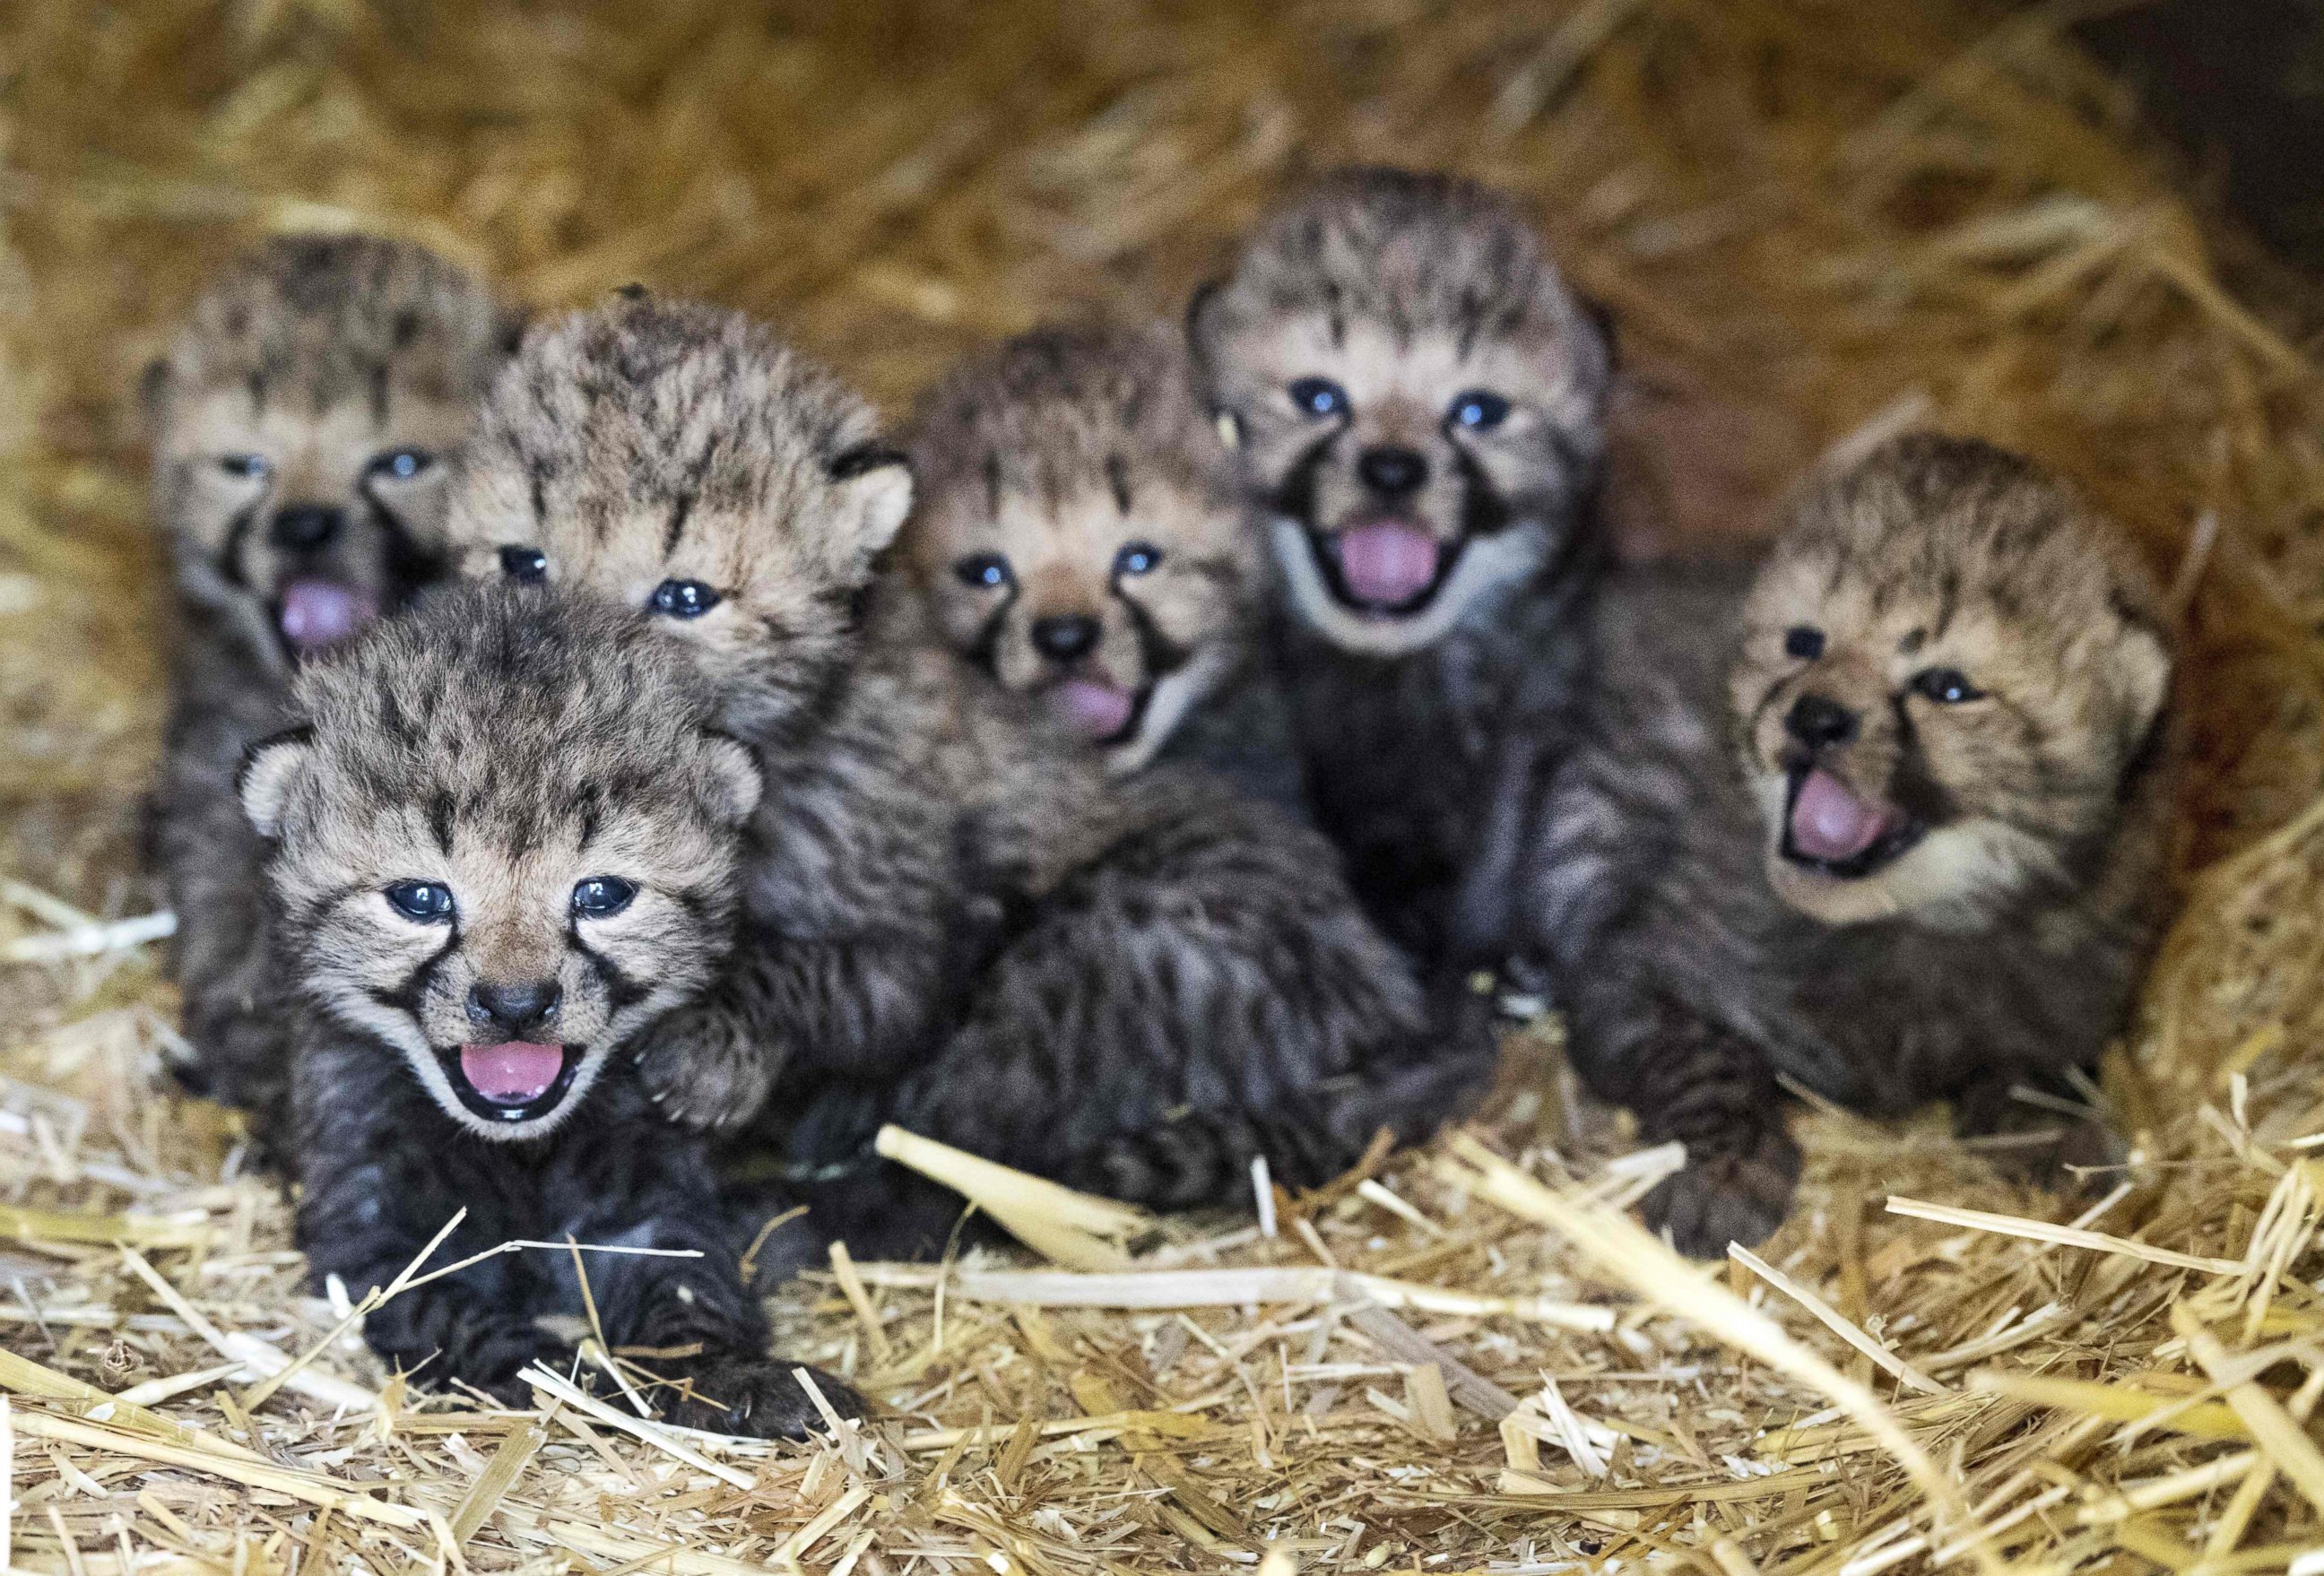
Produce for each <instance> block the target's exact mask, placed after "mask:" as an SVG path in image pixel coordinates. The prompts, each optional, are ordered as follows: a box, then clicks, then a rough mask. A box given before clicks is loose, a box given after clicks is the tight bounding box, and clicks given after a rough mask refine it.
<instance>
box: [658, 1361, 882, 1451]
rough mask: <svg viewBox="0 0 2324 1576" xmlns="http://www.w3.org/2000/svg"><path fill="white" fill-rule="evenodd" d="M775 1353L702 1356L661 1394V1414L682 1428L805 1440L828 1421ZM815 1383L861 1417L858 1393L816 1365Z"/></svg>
mask: <svg viewBox="0 0 2324 1576" xmlns="http://www.w3.org/2000/svg"><path fill="white" fill-rule="evenodd" d="M798 1366H799V1365H798V1364H797V1363H794V1362H787V1361H785V1360H784V1359H781V1358H779V1357H727V1358H705V1359H701V1360H700V1361H698V1362H696V1363H695V1364H694V1366H693V1368H692V1369H691V1370H690V1371H689V1372H688V1373H687V1375H686V1376H685V1378H684V1379H683V1380H679V1381H678V1382H676V1383H674V1384H673V1386H672V1387H671V1388H670V1389H669V1390H666V1391H664V1392H662V1396H664V1399H663V1400H662V1402H661V1405H662V1415H663V1419H664V1421H666V1422H669V1423H675V1424H678V1426H680V1427H682V1428H699V1429H702V1430H704V1431H705V1432H707V1433H735V1434H742V1435H744V1436H745V1437H748V1438H752V1439H805V1438H806V1437H807V1435H808V1434H810V1433H818V1432H821V1431H823V1430H825V1429H826V1428H828V1427H829V1426H830V1425H829V1424H826V1423H825V1421H824V1417H823V1413H822V1412H821V1410H819V1409H818V1408H817V1407H816V1404H815V1403H814V1402H813V1401H811V1400H809V1399H807V1391H806V1390H805V1389H804V1388H802V1387H800V1385H799V1382H798V1378H797V1377H796V1376H795V1375H794V1374H793V1373H792V1372H791V1370H792V1369H795V1368H798ZM807 1371H808V1372H809V1373H811V1374H813V1375H814V1376H815V1383H816V1388H817V1389H819V1390H821V1391H822V1392H823V1398H824V1399H825V1400H826V1401H828V1402H830V1403H831V1407H832V1410H833V1411H835V1412H836V1413H838V1414H839V1415H841V1416H842V1417H861V1416H862V1415H863V1414H864V1405H863V1397H862V1396H859V1395H857V1394H856V1393H855V1392H854V1391H853V1389H851V1388H849V1387H848V1386H847V1385H845V1384H844V1383H843V1382H842V1381H840V1380H838V1379H835V1378H832V1377H831V1376H830V1375H829V1374H827V1373H825V1372H823V1371H822V1370H821V1369H808V1370H807Z"/></svg>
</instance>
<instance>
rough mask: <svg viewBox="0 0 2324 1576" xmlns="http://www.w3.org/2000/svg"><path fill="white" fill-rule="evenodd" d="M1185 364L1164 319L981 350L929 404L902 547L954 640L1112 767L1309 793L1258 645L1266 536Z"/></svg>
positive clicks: (917, 442) (918, 434) (1286, 793)
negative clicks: (1034, 698) (1197, 772)
mask: <svg viewBox="0 0 2324 1576" xmlns="http://www.w3.org/2000/svg"><path fill="white" fill-rule="evenodd" d="M1190 375H1191V371H1190V369H1189V367H1188V366H1187V364H1186V358H1185V350H1184V347H1183V346H1181V345H1180V344H1179V343H1178V340H1177V336H1176V335H1175V334H1173V333H1171V332H1170V331H1168V330H1167V329H1165V328H1163V327H1158V326H1157V327H1145V328H1097V329H1064V328H1047V329H1040V330H1037V331H1036V332H1033V333H1030V334H1027V335H1023V336H1019V337H1018V338H1016V339H1012V340H1010V341H1008V342H1007V343H1006V344H1004V345H1002V346H1000V347H999V348H998V349H996V350H994V351H991V352H990V353H988V354H986V355H981V356H976V357H973V358H972V359H970V360H969V361H967V362H965V363H964V364H962V365H961V366H959V367H958V368H956V369H955V370H954V372H953V373H952V374H951V375H950V376H948V377H947V378H945V380H944V381H943V382H941V383H939V384H938V385H937V386H936V387H935V388H934V389H932V390H930V391H929V392H928V393H927V395H926V396H925V397H924V398H923V399H922V401H920V407H919V412H918V419H917V421H916V423H915V428H914V431H913V434H912V442H911V446H910V447H911V456H912V469H913V474H914V477H915V479H916V481H917V482H918V502H917V503H916V504H915V506H914V508H913V511H912V517H911V520H910V521H909V523H908V525H907V526H906V528H905V531H904V537H903V542H902V551H901V555H900V556H901V558H902V559H903V562H904V564H905V565H906V566H907V567H908V572H909V573H910V574H911V575H912V576H914V577H915V578H916V579H917V580H918V583H919V585H920V586H921V589H922V591H923V594H925V595H926V596H927V599H928V602H929V604H930V605H931V607H933V608H934V610H935V613H936V622H937V625H938V627H939V628H940V629H941V630H942V631H943V632H944V636H945V640H946V641H949V642H950V643H951V645H952V647H953V649H954V650H955V651H958V652H959V653H960V654H961V655H962V656H964V657H965V658H967V659H970V660H971V661H973V662H975V663H976V664H978V665H979V666H980V667H982V668H983V669H984V670H985V671H986V672H987V673H989V674H991V676H992V677H993V679H994V681H995V682H997V683H999V684H1001V685H1003V686H1005V687H1008V688H1010V689H1012V690H1018V691H1021V692H1027V693H1032V694H1037V695H1039V696H1041V697H1042V698H1043V699H1045V700H1047V702H1048V703H1049V704H1050V705H1052V706H1054V707H1056V710H1057V711H1058V713H1059V714H1061V715H1062V716H1064V717H1065V719H1066V721H1067V722H1068V723H1070V724H1071V725H1072V727H1073V729H1074V732H1075V733H1079V734H1081V735H1083V736H1084V737H1085V738H1087V739H1088V740H1089V741H1090V742H1092V743H1093V744H1095V745H1096V746H1097V747H1098V749H1099V750H1100V751H1102V753H1103V755H1104V757H1105V760H1106V764H1107V765H1108V767H1109V768H1111V770H1114V771H1117V772H1121V771H1131V770H1137V769H1138V768H1139V767H1141V766H1144V765H1146V764H1147V763H1148V761H1151V760H1156V759H1157V757H1158V758H1160V759H1162V760H1190V761H1194V762H1197V763H1199V764H1201V765H1203V766H1204V767H1207V768H1209V769H1211V770H1215V771H1219V772H1222V774H1224V775H1226V776H1227V777H1229V778H1230V779H1233V780H1234V781H1236V782H1237V783H1238V784H1239V785H1240V786H1243V787H1245V788H1250V789H1253V790H1255V791H1258V792H1259V793H1260V794H1261V795H1262V796H1263V797H1268V798H1270V799H1274V800H1277V802H1287V803H1291V804H1296V802H1297V800H1298V797H1299V795H1298V789H1297V787H1296V778H1294V779H1291V780H1289V781H1286V780H1285V778H1286V771H1287V770H1288V769H1289V763H1290V761H1291V751H1290V749H1289V739H1288V723H1289V719H1288V716H1287V714H1285V713H1284V712H1283V711H1282V706H1281V699H1282V697H1281V696H1280V694H1279V692H1277V691H1276V690H1275V689H1274V688H1273V687H1272V686H1270V685H1268V684H1266V683H1265V682H1264V681H1263V675H1262V674H1261V673H1260V672H1259V671H1257V670H1256V669H1257V667H1258V665H1257V664H1254V663H1252V662H1251V661H1250V660H1249V659H1250V656H1251V655H1252V648H1253V646H1254V643H1255V638H1256V635H1257V633H1258V627H1257V626H1258V614H1259V604H1260V600H1261V598H1260V592H1261V590H1262V589H1263V586H1264V582H1265V567H1264V564H1263V562H1262V561H1261V557H1260V548H1259V543H1258V542H1257V541H1256V540H1255V539H1253V538H1252V536H1251V534H1250V531H1248V530H1246V529H1245V528H1244V526H1243V522H1242V520H1241V510H1240V504H1239V502H1238V501H1237V500H1236V498H1235V496H1234V494H1233V492H1232V490H1231V485H1230V483H1229V479H1228V477H1227V475H1226V471H1225V467H1224V465H1222V459H1223V457H1224V456H1223V455H1222V452H1221V450H1220V447H1219V443H1218V439H1217V438H1216V437H1215V436H1214V435H1213V431H1212V429H1211V424H1210V422H1209V421H1208V420H1207V419H1205V418H1204V416H1203V411H1202V408H1201V406H1200V404H1199V403H1198V402H1197V401H1195V399H1194V391H1193V387H1192V384H1191V382H1190Z"/></svg>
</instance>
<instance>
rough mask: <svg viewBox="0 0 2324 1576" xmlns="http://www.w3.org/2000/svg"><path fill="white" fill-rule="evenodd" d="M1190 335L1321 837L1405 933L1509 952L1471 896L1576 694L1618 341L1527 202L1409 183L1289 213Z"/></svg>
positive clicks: (1334, 197) (1424, 180) (1435, 182)
mask: <svg viewBox="0 0 2324 1576" xmlns="http://www.w3.org/2000/svg"><path fill="white" fill-rule="evenodd" d="M1189 324H1190V328H1191V332H1192V335H1193V339H1194V347H1195V352H1196V358H1197V361H1198V364H1199V366H1200V369H1201V373H1202V376H1203V382H1204V384H1205V386H1206V389H1207V393H1208V397H1209V399H1210V401H1211V402H1212V403H1213V406H1214V407H1215V408H1216V410H1217V411H1218V413H1219V418H1220V422H1221V427H1222V432H1224V433H1225V434H1226V435H1227V436H1228V438H1230V439H1231V441H1232V442H1233V443H1234V444H1235V445H1236V458H1237V461H1238V462H1239V469H1240V475H1241V478H1242V483H1243V485H1244V488H1245V490H1246V492H1247V493H1248V495H1249V498H1250V502H1251V504H1252V505H1253V507H1254V508H1255V509H1257V510H1258V511H1259V512H1260V514H1261V515H1262V516H1263V518H1264V522H1265V530H1266V531H1267V535H1268V540H1269V542H1270V543H1271V544H1272V546H1273V549H1274V555H1275V560H1276V567H1277V571H1278V573H1279V576H1280V577H1281V580H1282V582H1283V586H1284V593H1283V600H1284V601H1285V603H1286V611H1285V614H1284V617H1283V618H1282V620H1281V621H1280V623H1281V627H1280V629H1279V630H1278V631H1277V635H1278V638H1277V641H1276V644H1277V653H1276V656H1277V664H1278V667H1279V668H1280V671H1281V674H1282V678H1283V682H1284V685H1285V687H1286V690H1287V693H1288V694H1289V696H1290V700H1291V706H1292V715H1293V721H1294V724H1295V733H1296V739H1297V742H1298V748H1299V751H1300V752H1301V755H1302V757H1303V762H1304V766H1305V778H1306V782H1307V786H1308V789H1309V792H1310V794H1311V795H1312V797H1313V799H1314V806H1315V811H1316V815H1317V817H1318V819H1319V822H1320V824H1321V825H1322V826H1323V829H1324V830H1325V832H1327V833H1328V834H1330V835H1331V836H1332V838H1333V840H1334V841H1335V842H1337V843H1339V844H1340V845H1341V847H1342V849H1344V850H1345V851H1346V852H1347V853H1348V854H1349V856H1350V858H1351V861H1352V862H1353V869H1354V876H1355V880H1356V885H1357V889H1358V890H1359V892H1360V894H1361V895H1362V896H1363V898H1364V899H1365V901H1366V902H1367V903H1368V904H1369V905H1370V906H1371V908H1373V909H1374V911H1375V912H1376V913H1377V914H1379V916H1380V917H1381V918H1382V919H1383V920H1384V921H1385V922H1386V923H1387V924H1388V925H1389V926H1391V927H1392V928H1393V929H1394V931H1395V933H1396V934H1397V936H1398V937H1399V939H1401V940H1403V941H1405V942H1406V944H1407V945H1410V946H1412V947H1413V948H1414V949H1416V951H1418V952H1420V953H1421V954H1423V955H1425V956H1430V957H1441V956H1443V955H1445V954H1460V953H1465V952H1469V951H1475V950H1482V951H1490V950H1491V948H1492V945H1494V942H1495V939H1496V937H1497V935H1498V930H1497V928H1496V926H1498V923H1499V916H1498V915H1491V914H1489V915H1481V916H1480V915H1467V914H1462V913H1459V912H1456V909H1455V904H1454V893H1455V891H1456V889H1457V888H1458V886H1459V884H1460V883H1461V881H1462V880H1463V878H1464V876H1465V875H1467V874H1468V872H1469V871H1471V867H1472V866H1474V865H1475V864H1477V863H1478V862H1480V860H1482V861H1491V860H1505V859H1506V856H1507V854H1508V852H1509V850H1510V848H1511V847H1512V846H1513V845H1512V843H1511V842H1510V838H1509V835H1508V834H1509V832H1510V828H1509V826H1508V825H1507V824H1506V816H1505V813H1506V812H1507V811H1508V809H1509V807H1510V806H1513V805H1514V804H1516V803H1517V802H1519V801H1520V800H1521V799H1522V797H1524V793H1525V788H1524V785H1525V783H1526V781H1527V780H1528V779H1530V777H1531V776H1532V774H1533V773H1534V772H1535V770H1537V768H1538V765H1539V762H1540V760H1541V759H1542V758H1543V757H1544V755H1545V753H1549V752H1554V751H1553V741H1554V738H1555V736H1556V735H1557V733H1559V731H1560V730H1561V729H1562V727H1563V725H1564V724H1563V714H1564V713H1565V712H1566V710H1567V709H1568V708H1569V707H1570V705H1571V704H1572V699H1573V696H1574V695H1575V693H1576V686H1575V679H1576V675H1577V671H1578V668H1579V666H1580V663H1581V652H1582V637H1581V634H1580V627H1581V623H1580V619H1579V617H1578V609H1579V605H1580V603H1581V602H1582V598H1583V596H1584V594H1586V591H1587V588H1588V586H1589V585H1591V583H1592V581H1593V580H1594V579H1595V576H1596V562H1597V557H1598V533H1597V531H1596V530H1595V529H1594V525H1593V514H1592V504H1593V500H1594V497H1595V493H1596V488H1597V478H1598V471H1599V459H1600V450H1601V449H1602V447H1603V442H1604V433H1603V429H1604V413H1605V403H1606V395H1607V387H1608V382H1609V354H1608V348H1607V345H1606V340H1605V337H1604V336H1603V334H1602V333H1601V332H1600V328H1599V327H1598V325H1597V323H1596V322H1595V321H1594V320H1593V319H1592V318H1591V315H1590V314H1589V312H1588V311H1586V310H1585V309H1584V308H1583V306H1582V302H1581V301H1580V300H1578V299H1577V298H1576V297H1575V296H1574V295H1573V293H1572V291H1571V290H1568V289H1567V288H1566V286H1565V283H1564V281H1563V280H1562V279H1561V278H1560V277H1559V275H1558V272H1557V270H1556V268H1555V267H1554V265H1553V264H1552V263H1551V262H1550V261H1549V259H1548V257H1547V256H1546V255H1545V253H1544V252H1543V250H1542V246H1541V244H1540V242H1539V240H1538V239H1537V238H1536V237H1535V235H1534V233H1533V231H1532V229H1531V228H1530V227H1529V226H1527V225H1526V223H1525V222H1524V221H1523V220H1522V219H1521V218H1520V217H1519V216H1518V215H1517V212H1516V211H1515V209H1514V208H1513V207H1511V206H1510V205H1509V204H1508V202H1507V201H1505V200H1504V199H1503V198H1499V197H1498V196H1496V195H1494V194H1492V193H1490V192H1488V191H1486V190H1484V189H1481V188H1479V187H1476V186H1472V185H1470V184H1468V183H1466V182H1464V181H1459V180H1451V179H1449V178H1446V177H1442V176H1429V175H1413V174H1407V173H1405V172H1402V171H1390V170H1359V171H1346V172H1343V173H1342V174H1339V175H1335V176H1333V177H1330V178H1328V179H1326V180H1323V181H1322V182H1321V183H1320V184H1318V185H1317V186H1316V187H1315V189H1314V190H1312V191H1310V192H1308V193H1307V194H1306V195H1305V196H1304V197H1302V198H1298V199H1297V200H1296V201H1295V202H1293V203H1292V204H1291V205H1290V206H1289V207H1286V208H1285V209H1284V210H1283V211H1281V212H1279V213H1277V215H1275V216H1274V217H1272V218H1270V219H1268V221H1267V222H1266V223H1265V224H1264V225H1262V226H1260V228H1259V232H1258V233H1257V234H1256V235H1254V236H1253V237H1252V239H1251V241H1250V244H1249V245H1248V246H1247V247H1246V248H1245V250H1244V252H1243V254H1242V258H1241V260H1240V263H1238V264H1237V266H1236V268H1235V271H1234V272H1233V273H1232V274H1231V276H1230V277H1229V278H1228V279H1227V280H1225V281H1223V282H1222V284H1220V285H1218V286H1215V287H1213V288H1211V289H1209V290H1205V291H1204V292H1203V293H1202V294H1200V295H1199V296H1198V297H1197V298H1196V300H1195V302H1194V307H1193V309H1191V311H1190V314H1189ZM1497 816H1500V817H1502V818H1500V819H1497ZM1490 886H1491V883H1489V882H1487V883H1481V884H1479V885H1476V886H1475V887H1474V888H1473V889H1477V890H1487V889H1490Z"/></svg>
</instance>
